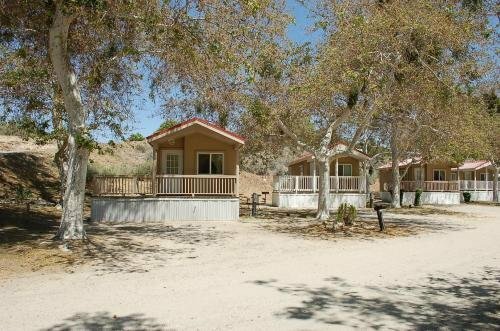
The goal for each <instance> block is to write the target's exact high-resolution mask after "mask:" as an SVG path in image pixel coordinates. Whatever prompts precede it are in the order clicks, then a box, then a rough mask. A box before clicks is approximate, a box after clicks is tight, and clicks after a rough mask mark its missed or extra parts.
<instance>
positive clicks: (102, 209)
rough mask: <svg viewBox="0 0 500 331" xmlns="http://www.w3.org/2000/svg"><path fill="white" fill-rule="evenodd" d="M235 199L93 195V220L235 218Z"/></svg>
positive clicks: (215, 219)
mask: <svg viewBox="0 0 500 331" xmlns="http://www.w3.org/2000/svg"><path fill="white" fill-rule="evenodd" d="M239 204H240V202H239V199H237V198H212V197H209V198H173V197H170V198H168V197H157V198H101V197H97V198H93V199H92V213H91V218H92V220H93V221H97V222H136V223H144V222H164V221H237V220H238V218H239Z"/></svg>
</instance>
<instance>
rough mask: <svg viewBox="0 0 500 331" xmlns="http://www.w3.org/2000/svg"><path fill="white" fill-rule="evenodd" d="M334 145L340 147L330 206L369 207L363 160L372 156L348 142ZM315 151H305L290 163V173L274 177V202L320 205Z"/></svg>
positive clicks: (334, 159)
mask: <svg viewBox="0 0 500 331" xmlns="http://www.w3.org/2000/svg"><path fill="white" fill-rule="evenodd" d="M331 148H335V149H337V150H338V151H339V153H338V154H337V155H335V156H334V157H332V158H331V159H330V195H329V207H330V208H331V209H335V208H337V207H338V206H339V205H340V204H342V203H349V204H352V205H355V206H356V207H362V208H364V207H366V200H367V199H366V195H367V187H366V175H365V173H364V172H363V170H362V168H363V162H365V161H367V160H369V159H370V157H369V156H368V155H366V154H365V153H363V152H361V151H359V150H356V149H349V147H348V146H347V145H346V144H344V143H337V144H335V145H333V146H332V147H331ZM317 174H318V166H317V164H316V160H315V157H314V155H312V154H311V153H307V152H306V153H304V154H302V155H301V156H299V157H298V158H297V159H295V160H293V161H292V162H290V163H289V164H288V174H287V175H285V176H276V177H275V179H274V191H273V205H275V206H277V207H281V208H316V207H317V203H318V202H317V201H318V188H319V184H318V183H319V177H318V176H317Z"/></svg>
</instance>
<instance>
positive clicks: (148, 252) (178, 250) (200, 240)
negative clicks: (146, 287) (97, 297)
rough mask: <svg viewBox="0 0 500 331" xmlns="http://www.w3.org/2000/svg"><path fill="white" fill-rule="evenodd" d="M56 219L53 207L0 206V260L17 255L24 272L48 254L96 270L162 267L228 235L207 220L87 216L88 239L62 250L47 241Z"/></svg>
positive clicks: (63, 263) (36, 267) (61, 261)
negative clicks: (118, 220)
mask: <svg viewBox="0 0 500 331" xmlns="http://www.w3.org/2000/svg"><path fill="white" fill-rule="evenodd" d="M59 217H60V211H57V210H55V208H54V207H38V206H33V208H32V209H31V211H30V212H29V213H27V212H26V211H25V209H24V207H23V206H16V205H5V208H3V206H2V209H0V248H2V249H4V251H3V253H4V255H5V258H6V259H8V258H9V255H11V256H12V257H13V258H14V259H16V261H17V260H18V259H21V261H20V262H19V263H21V264H23V265H26V266H27V267H26V268H27V270H29V271H31V270H39V269H41V268H45V267H49V266H50V265H49V264H50V263H49V261H52V260H51V259H50V258H51V257H53V256H57V257H58V259H57V260H54V263H55V264H59V265H60V266H62V267H64V268H68V267H70V266H78V265H91V266H92V267H93V268H95V269H96V270H97V272H98V274H104V273H115V272H148V271H149V270H151V269H154V268H157V267H161V266H164V265H166V264H167V263H168V262H169V260H170V259H171V258H173V257H174V256H176V257H181V258H188V259H194V258H197V256H196V251H197V250H198V249H203V247H205V246H214V245H224V242H225V240H227V239H229V238H231V237H232V235H233V234H232V233H231V232H228V231H225V230H223V229H218V228H216V227H215V226H212V225H210V224H206V223H170V224H163V223H147V224H146V223H143V224H108V223H91V222H89V221H88V220H87V221H86V225H85V229H86V232H87V236H88V239H87V240H83V241H70V242H67V243H66V244H65V248H67V250H66V249H63V250H61V249H60V248H61V247H60V245H61V243H60V242H57V241H52V238H53V236H54V235H55V233H56V232H57V229H58V227H59ZM14 259H13V260H14ZM23 259H25V261H24V260H23ZM23 261H24V262H25V263H23ZM28 266H29V267H28Z"/></svg>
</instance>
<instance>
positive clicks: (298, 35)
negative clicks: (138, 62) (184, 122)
mask: <svg viewBox="0 0 500 331" xmlns="http://www.w3.org/2000/svg"><path fill="white" fill-rule="evenodd" d="M287 9H288V11H289V13H290V14H292V15H293V16H294V17H295V24H294V25H291V26H290V27H289V29H288V36H289V38H291V39H292V40H294V41H296V42H299V43H302V42H307V41H309V42H313V43H314V42H316V41H317V40H318V39H319V38H320V34H319V32H315V33H311V32H310V25H311V23H312V19H311V18H310V17H309V13H308V10H307V9H306V8H304V6H302V5H301V4H299V3H297V2H296V1H295V0H287ZM133 108H134V117H135V119H134V122H132V123H130V126H131V128H132V129H131V132H139V133H141V134H142V135H143V136H147V135H150V134H151V133H153V132H154V131H155V130H156V129H158V127H159V126H160V124H161V123H162V122H163V120H164V119H163V117H162V116H160V115H158V114H159V113H160V112H161V103H160V102H154V101H152V100H151V99H150V98H149V96H148V91H147V89H145V92H144V95H142V96H140V97H138V98H137V99H136V100H135V101H134V105H133ZM97 139H98V140H100V141H102V142H106V141H108V140H109V139H113V137H110V136H107V135H106V134H103V135H100V136H99V137H97Z"/></svg>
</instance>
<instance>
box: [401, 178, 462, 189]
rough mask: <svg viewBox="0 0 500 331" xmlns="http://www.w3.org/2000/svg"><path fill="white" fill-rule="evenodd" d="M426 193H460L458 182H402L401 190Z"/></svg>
mask: <svg viewBox="0 0 500 331" xmlns="http://www.w3.org/2000/svg"><path fill="white" fill-rule="evenodd" d="M418 188H419V189H421V190H422V191H424V192H447V191H449V192H454V191H458V181H437V180H436V181H423V182H418V181H401V189H402V190H403V191H407V192H414V191H416V190H417V189H418Z"/></svg>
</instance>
